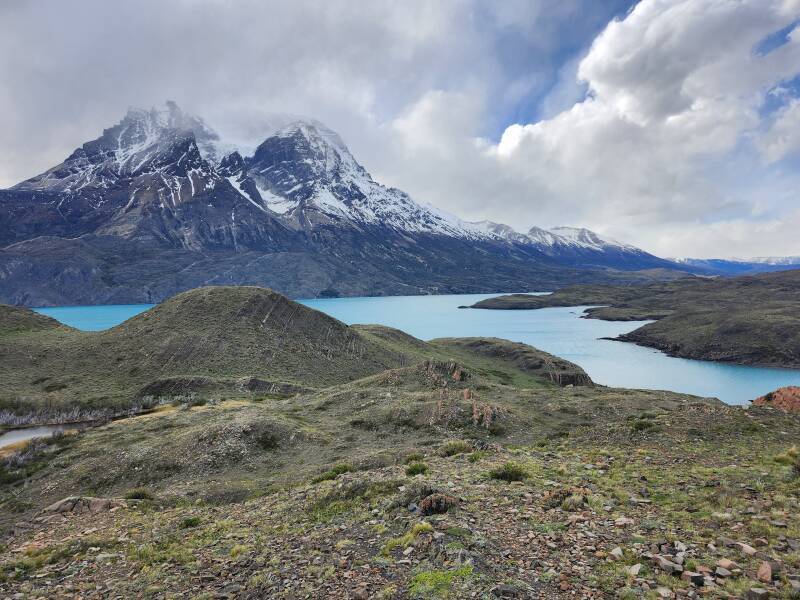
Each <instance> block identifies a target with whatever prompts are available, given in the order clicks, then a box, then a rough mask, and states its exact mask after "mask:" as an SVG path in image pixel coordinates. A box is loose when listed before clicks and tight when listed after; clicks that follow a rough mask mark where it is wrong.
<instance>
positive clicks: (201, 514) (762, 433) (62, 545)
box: [0, 288, 800, 600]
mask: <svg viewBox="0 0 800 600" xmlns="http://www.w3.org/2000/svg"><path fill="white" fill-rule="evenodd" d="M4 311H5V313H6V316H4V317H2V319H3V320H2V321H0V322H2V323H7V324H9V325H6V326H5V329H3V331H4V333H3V335H2V336H0V348H2V351H3V353H4V354H3V357H4V360H3V362H2V369H3V373H2V376H3V379H2V381H3V385H4V386H9V385H10V384H8V383H6V382H8V381H12V383H13V382H16V383H14V385H19V386H27V387H26V388H25V389H26V390H27V392H26V394H28V396H26V397H24V398H19V399H18V401H17V402H18V405H17V406H18V408H19V409H20V410H29V411H30V410H31V409H33V408H34V407H41V406H44V405H46V404H45V402H46V399H47V398H53V399H54V398H58V401H57V402H56V401H55V400H53V402H54V405H55V406H60V407H61V408H64V407H67V406H85V405H84V404H81V402H84V399H83V398H82V396H81V394H83V393H87V392H89V391H91V393H94V394H97V395H98V396H97V397H96V398H99V397H100V395H102V394H104V393H105V394H106V398H105V399H104V400H103V402H105V403H106V404H102V403H101V402H100V400H97V399H96V400H95V402H96V405H97V406H111V405H112V404H111V403H119V406H123V405H125V403H130V402H134V401H135V398H137V397H139V396H140V395H141V394H142V393H143V390H145V391H147V390H149V391H156V390H157V391H159V392H160V393H162V394H165V397H166V398H171V400H172V401H171V402H169V403H164V404H161V405H159V406H158V407H157V408H156V409H154V410H152V411H150V412H147V413H144V414H138V415H135V416H130V417H128V418H120V419H117V420H113V421H108V422H105V423H100V424H97V426H95V427H91V428H89V429H86V430H84V431H81V432H69V433H67V434H65V435H59V436H55V437H53V438H49V439H45V440H39V441H34V442H32V443H30V444H29V445H27V446H24V445H23V446H22V447H20V448H17V449H16V450H17V451H16V452H14V453H13V454H10V455H7V456H5V457H0V592H2V594H3V595H7V596H9V597H37V598H38V597H45V598H54V597H104V596H120V597H142V598H168V597H198V598H211V597H228V598H238V597H254V598H262V597H263V598H298V597H310V598H348V599H350V598H383V599H393V600H394V599H396V600H400V599H404V598H420V599H422V598H425V599H428V598H471V597H475V598H489V597H495V598H561V597H565V598H576V597H578V598H603V597H615V596H616V597H622V598H655V597H659V598H666V597H687V598H688V597H697V596H698V595H700V594H702V595H704V596H707V597H712V598H738V597H763V596H762V595H759V594H762V592H761V591H758V590H762V591H766V592H767V593H770V594H772V595H773V597H785V598H791V597H794V596H793V595H792V594H794V591H793V589H794V588H793V587H792V586H794V584H793V583H792V582H793V581H796V579H794V577H795V576H796V575H797V574H798V573H800V555H798V552H800V551H799V550H798V548H800V517H798V515H800V492H799V491H798V490H799V489H800V488H798V486H797V482H798V481H800V479H798V478H800V459H799V458H798V455H797V450H796V448H794V449H793V448H792V444H793V443H794V441H795V440H797V439H800V418H798V417H797V416H796V415H786V414H783V413H780V412H778V411H775V410H772V409H768V408H758V407H755V408H751V409H744V408H741V407H730V406H725V405H723V404H722V403H720V402H719V401H716V400H712V399H701V398H696V397H692V396H687V395H683V394H675V393H670V392H658V391H643V390H619V389H613V388H606V387H603V386H598V385H593V384H592V382H591V381H590V380H589V378H588V377H587V376H586V374H585V373H584V372H583V371H582V370H581V369H580V368H579V367H577V366H575V365H572V364H570V363H568V362H566V361H563V360H561V359H558V358H556V357H553V356H551V355H548V354H546V353H543V352H540V351H538V350H536V349H535V348H531V347H529V346H525V345H523V344H517V343H512V342H508V341H505V340H499V339H493V338H488V339H483V338H462V339H450V338H448V339H438V340H433V341H432V342H428V343H426V342H423V341H421V340H418V339H416V338H413V337H411V336H408V335H407V334H405V333H403V332H400V331H397V330H394V329H390V328H387V327H380V326H374V325H361V326H354V327H347V326H346V325H344V324H342V323H340V322H338V321H336V320H334V319H331V318H329V317H326V316H325V315H322V314H320V313H317V312H316V311H313V310H310V309H307V308H304V307H302V306H300V305H297V304H295V303H293V302H290V301H288V300H286V299H285V298H282V297H280V296H278V295H277V294H274V293H273V292H270V291H269V290H263V289H256V288H215V289H201V290H197V291H195V292H190V293H186V294H182V295H180V296H178V297H176V298H175V299H173V300H172V301H169V302H166V303H164V304H162V305H160V306H158V307H155V308H154V309H153V310H152V311H149V312H148V313H144V314H142V315H140V316H139V317H136V318H134V319H132V320H131V321H128V322H127V323H124V324H122V325H120V326H119V327H117V328H114V329H112V330H109V331H107V332H102V333H93V334H92V333H81V332H77V331H75V330H71V329H69V328H66V327H62V326H60V325H58V324H57V323H55V322H52V321H51V320H48V319H44V318H40V317H38V316H36V315H34V314H33V313H29V312H26V311H22V312H19V309H11V310H5V309H4ZM0 312H3V311H0ZM26 355H27V356H28V357H29V358H32V359H33V360H32V361H31V362H30V363H25V362H24V358H25V356H26ZM7 357H11V358H13V361H14V362H13V365H14V368H16V370H17V371H18V372H15V371H14V368H11V367H9V364H8V361H7V360H6V358H7ZM62 362H63V363H64V364H63V365H62V364H60V363H62ZM50 368H54V369H58V368H60V369H62V370H61V371H59V372H58V374H57V376H56V377H53V376H52V375H51V374H49V373H48V371H46V370H44V369H50ZM70 369H71V370H72V373H73V375H71V376H70V375H68V373H70ZM76 373H79V374H80V375H79V376H78V375H75V374H76ZM7 376H10V377H15V378H16V379H8V378H6V377H7ZM42 377H48V379H47V381H49V382H50V383H49V384H45V383H43V382H37V379H40V378H42ZM70 377H73V378H70ZM259 378H260V379H259ZM256 379H258V381H262V382H273V383H270V384H263V385H262V384H258V383H255V380H256ZM55 382H63V383H66V387H64V388H60V389H53V390H52V391H46V390H45V389H44V387H43V385H52V384H54V383H55ZM237 382H238V383H237ZM275 382H282V384H281V386H277V384H275ZM7 389H8V390H10V391H11V392H12V393H13V392H14V389H15V388H13V387H8V388H7ZM170 394H172V395H170ZM128 406H129V404H128ZM723 561H728V562H723ZM764 563H766V564H767V566H768V567H769V569H770V574H769V577H768V578H767V579H766V580H764V577H765V576H764V566H763V565H764ZM718 567H719V568H720V569H723V570H721V571H719V570H718ZM682 571H686V572H688V573H689V576H688V577H681V572H682ZM773 574H774V576H773ZM759 579H761V580H759ZM753 589H754V590H756V591H751V590H753ZM665 590H666V591H665Z"/></svg>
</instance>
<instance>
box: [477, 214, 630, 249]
mask: <svg viewBox="0 0 800 600" xmlns="http://www.w3.org/2000/svg"><path fill="white" fill-rule="evenodd" d="M471 225H473V226H474V227H476V228H479V229H480V230H481V231H482V232H483V233H485V234H487V235H490V236H494V237H497V238H501V239H504V240H506V241H509V242H513V243H516V244H522V245H528V246H533V247H536V248H537V249H539V250H541V251H542V252H544V253H546V254H553V253H558V252H560V251H565V250H587V251H592V252H605V251H608V250H614V251H618V252H635V253H643V251H642V250H639V249H638V248H636V247H635V246H631V245H628V244H622V243H620V242H617V241H615V240H612V239H611V238H606V237H602V236H600V235H599V234H597V233H595V232H593V231H591V230H589V229H582V228H576V227H554V228H553V229H549V230H548V229H542V228H541V227H531V228H530V229H529V230H528V232H527V233H520V232H519V231H517V230H515V229H514V228H513V227H510V226H509V225H504V224H502V223H494V222H492V221H480V222H477V223H471Z"/></svg>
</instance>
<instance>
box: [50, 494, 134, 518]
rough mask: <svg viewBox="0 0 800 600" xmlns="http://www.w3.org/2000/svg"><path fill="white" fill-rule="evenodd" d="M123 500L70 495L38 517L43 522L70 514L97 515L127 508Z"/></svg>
mask: <svg viewBox="0 0 800 600" xmlns="http://www.w3.org/2000/svg"><path fill="white" fill-rule="evenodd" d="M126 506H127V504H126V503H125V502H124V501H123V500H117V499H114V498H93V497H91V496H70V497H68V498H64V499H63V500H59V501H58V502H54V503H53V504H51V505H50V506H48V507H47V508H45V509H44V510H42V512H41V514H40V515H39V517H38V518H37V519H36V520H37V521H39V522H42V523H50V522H53V521H54V520H60V519H63V517H66V516H68V515H96V514H98V513H101V512H106V511H110V510H116V509H118V508H125V507H126Z"/></svg>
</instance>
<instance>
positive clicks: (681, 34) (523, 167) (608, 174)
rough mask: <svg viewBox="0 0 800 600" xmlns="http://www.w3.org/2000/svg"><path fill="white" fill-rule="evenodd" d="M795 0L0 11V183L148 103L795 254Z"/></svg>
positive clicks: (397, 178) (625, 225)
mask: <svg viewBox="0 0 800 600" xmlns="http://www.w3.org/2000/svg"><path fill="white" fill-rule="evenodd" d="M799 20H800V0H641V1H636V0H525V1H523V0H504V1H503V2H495V1H492V0H482V1H481V0H431V1H420V0H404V1H403V2H396V1H394V0H391V1H390V0H370V1H369V2H366V1H364V2H362V1H356V2H354V1H351V0H326V1H325V2H318V1H310V0H293V1H291V2H290V1H288V0H287V1H284V2H274V1H265V0H237V1H232V0H228V1H224V0H213V1H212V0H191V1H190V0H173V1H171V2H163V1H161V0H138V1H130V2H125V3H121V2H108V1H107V0H75V1H74V2H62V1H60V0H29V1H27V2H2V3H0V132H2V134H0V187H8V186H11V185H13V184H15V183H17V182H19V181H21V180H24V179H26V178H28V177H31V176H33V175H35V174H37V173H40V172H42V171H44V170H46V169H48V168H50V167H52V166H54V165H56V164H58V163H59V162H61V161H62V160H64V158H66V156H68V155H69V154H70V153H71V152H72V151H73V150H74V149H75V148H76V147H78V146H80V145H81V144H82V143H84V142H86V141H88V140H90V139H94V138H96V137H98V136H99V135H100V133H101V132H102V130H103V128H105V127H110V126H111V125H113V124H115V123H116V122H118V121H119V120H120V119H121V118H122V116H123V115H124V114H125V112H126V110H127V108H128V107H130V106H139V107H151V106H156V105H162V104H163V103H164V102H165V101H166V100H174V101H176V102H177V103H178V104H179V105H180V106H181V107H182V108H183V109H184V110H186V111H188V112H191V113H194V114H197V115H200V116H202V117H203V118H204V119H205V120H206V122H207V123H208V124H209V125H211V126H212V127H213V128H214V129H216V130H217V131H218V132H219V133H220V134H221V135H222V137H223V139H225V140H230V141H232V142H233V143H239V144H256V143H258V142H259V141H261V140H260V139H259V136H260V135H262V136H263V134H264V132H265V131H267V130H268V129H269V126H270V125H269V123H270V115H273V114H275V113H291V114H298V115H305V116H309V117H314V118H316V119H319V120H320V121H322V122H324V123H325V124H326V125H328V126H329V127H330V128H332V129H334V130H336V131H338V132H339V134H340V135H341V136H342V138H343V139H344V140H345V142H346V143H347V145H348V146H349V148H350V150H351V151H352V153H353V154H354V156H355V157H356V159H358V160H359V161H360V162H361V163H362V164H363V165H364V166H365V167H366V168H367V170H369V171H370V172H371V173H372V175H373V177H374V178H375V179H376V180H378V181H381V182H382V183H385V184H387V185H392V186H395V187H398V188H400V189H403V190H405V191H406V192H408V193H410V194H411V195H412V197H414V198H415V199H416V200H418V201H422V202H427V203H430V204H433V205H435V206H438V207H440V208H442V209H444V210H447V211H449V212H451V213H453V214H456V215H458V216H460V217H461V218H463V219H466V220H483V219H489V220H493V221H498V222H503V223H507V224H510V225H512V226H513V227H515V228H516V229H518V230H521V231H524V230H526V229H527V228H529V227H531V226H534V225H535V226H540V227H552V226H556V225H571V226H584V227H589V228H591V229H593V230H595V231H598V232H600V233H603V234H606V235H609V236H611V237H614V238H616V239H619V240H621V241H624V242H627V243H632V244H635V245H637V246H639V247H641V248H644V249H646V250H648V251H650V252H653V253H655V254H658V255H660V256H666V257H701V258H708V257H733V256H737V257H750V256H785V255H800V236H798V235H797V231H798V230H799V229H800V28H798V23H799V22H800V21H799Z"/></svg>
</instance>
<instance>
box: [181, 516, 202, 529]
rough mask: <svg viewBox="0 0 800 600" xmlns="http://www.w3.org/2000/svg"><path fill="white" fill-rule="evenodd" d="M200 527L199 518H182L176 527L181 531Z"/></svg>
mask: <svg viewBox="0 0 800 600" xmlns="http://www.w3.org/2000/svg"><path fill="white" fill-rule="evenodd" d="M198 525H200V517H184V519H183V520H182V521H181V522H180V524H179V525H178V527H180V528H181V529H191V528H192V527H197V526H198Z"/></svg>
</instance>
